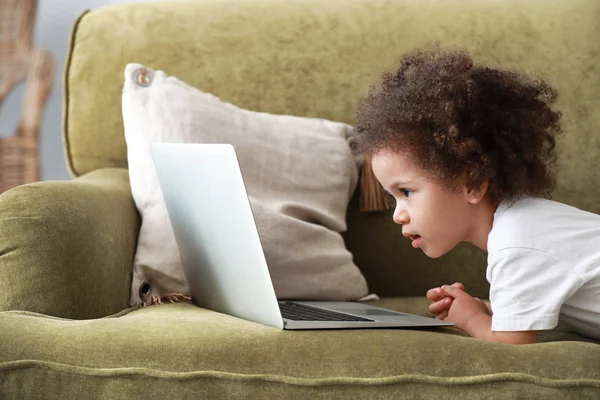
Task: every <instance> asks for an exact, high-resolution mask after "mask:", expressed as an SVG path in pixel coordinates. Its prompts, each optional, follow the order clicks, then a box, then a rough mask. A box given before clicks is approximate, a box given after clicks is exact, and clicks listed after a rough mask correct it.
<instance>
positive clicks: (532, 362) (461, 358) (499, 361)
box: [0, 298, 600, 400]
mask: <svg viewBox="0 0 600 400" xmlns="http://www.w3.org/2000/svg"><path fill="white" fill-rule="evenodd" d="M373 304H374V305H379V306H383V307H388V308H391V309H395V310H399V311H405V312H411V313H417V314H421V315H429V314H428V312H427V305H428V301H427V300H426V299H425V298H388V299H382V300H380V301H376V302H373ZM0 337H1V338H2V340H1V341H0V398H11V397H10V396H7V394H11V393H12V394H14V393H19V394H21V395H22V396H21V397H18V398H27V399H36V398H40V397H42V394H44V396H45V397H44V398H84V397H85V398H87V399H95V398H108V397H110V398H123V399H132V398H166V397H168V398H189V397H190V396H192V395H193V396H194V398H211V399H221V398H222V399H228V398H237V397H236V396H239V397H243V398H252V399H262V398H265V399H266V398H269V399H271V398H281V399H296V398H328V399H331V398H333V399H345V398H350V397H352V398H399V397H401V396H402V397H404V398H416V397H418V398H422V399H429V398H433V399H436V400H437V399H439V398H492V397H493V398H514V397H515V396H518V397H520V398H530V397H534V398H549V397H552V398H556V397H558V396H561V398H563V399H583V398H594V397H593V396H594V395H597V394H598V393H599V392H600V346H599V345H598V344H596V343H594V342H593V341H591V340H589V343H587V342H585V341H584V340H585V339H584V338H582V337H581V336H579V335H577V334H575V333H572V332H569V331H562V330H559V329H558V330H554V331H550V332H548V336H542V338H543V339H545V340H549V339H551V340H554V341H552V342H546V343H540V344H533V345H521V346H515V345H504V344H497V343H491V342H486V341H481V340H477V339H472V338H470V337H466V336H464V335H463V334H461V332H460V331H459V330H457V329H455V328H429V329H374V330H324V331H281V330H278V329H275V328H270V327H267V326H263V325H260V324H256V323H253V322H248V321H245V320H241V319H237V318H234V317H231V316H228V315H224V314H220V313H216V312H213V311H209V310H206V309H202V308H198V307H196V306H194V305H191V304H182V303H180V304H166V305H162V306H158V307H155V306H153V307H146V308H139V309H136V310H132V309H128V310H125V311H124V312H122V313H120V314H117V315H114V316H111V317H107V318H102V319H95V320H85V321H74V320H66V319H60V318H53V317H46V316H42V315H39V314H34V313H29V312H18V311H9V312H1V313H0ZM440 396H441V397H440Z"/></svg>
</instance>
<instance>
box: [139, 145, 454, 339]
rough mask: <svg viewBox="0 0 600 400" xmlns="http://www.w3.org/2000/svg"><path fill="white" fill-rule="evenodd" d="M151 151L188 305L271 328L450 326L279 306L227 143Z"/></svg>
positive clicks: (357, 310) (357, 306)
mask: <svg viewBox="0 0 600 400" xmlns="http://www.w3.org/2000/svg"><path fill="white" fill-rule="evenodd" d="M150 149H151V154H152V158H153V160H154V165H155V167H156V172H157V175H158V179H159V182H160V186H161V189H162V192H163V197H164V200H165V203H166V206H167V210H168V213H169V218H170V220H171V224H172V226H173V231H174V234H175V240H176V242H177V246H178V248H179V252H180V255H181V261H182V264H183V268H184V271H185V275H186V277H187V280H188V284H189V287H190V292H191V296H192V301H193V303H194V304H195V305H197V306H199V307H203V308H207V309H211V310H214V311H217V312H220V313H224V314H228V315H231V316H235V317H238V318H243V319H246V320H249V321H254V322H257V323H260V324H264V325H268V326H272V327H274V328H278V329H293V330H296V329H357V328H406V327H433V326H448V325H453V323H451V322H446V321H440V320H437V319H435V318H428V317H422V316H418V315H412V314H406V313H402V312H397V311H392V310H387V309H384V308H379V307H374V306H371V305H368V304H364V303H359V302H352V301H343V302H339V301H278V299H277V297H276V295H275V290H274V287H273V282H272V280H271V277H270V274H269V269H268V266H267V262H266V259H265V255H264V252H263V248H262V246H261V241H260V237H259V233H258V230H257V228H256V224H255V220H254V216H253V214H252V208H251V205H250V201H249V199H248V195H247V192H246V187H245V185H244V180H243V177H242V171H241V169H240V166H239V163H238V159H237V156H236V153H235V150H234V148H233V146H232V145H229V144H196V143H152V144H151V145H150Z"/></svg>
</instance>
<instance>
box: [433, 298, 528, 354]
mask: <svg viewBox="0 0 600 400" xmlns="http://www.w3.org/2000/svg"><path fill="white" fill-rule="evenodd" d="M442 289H443V290H444V291H445V292H446V294H448V295H449V296H451V297H452V298H453V299H454V300H453V301H452V305H451V306H450V310H449V311H448V316H447V317H446V318H445V320H446V321H451V322H454V323H455V324H456V326H457V327H458V328H460V329H462V330H463V331H465V332H466V333H467V334H468V335H469V336H472V337H474V338H477V339H482V340H487V341H490V342H497V343H507V344H528V343H537V341H538V337H537V331H515V332H498V331H492V317H491V315H490V313H491V310H490V309H489V308H490V307H489V305H488V304H489V303H488V304H486V303H487V302H482V301H478V300H475V299H474V298H473V297H471V296H470V295H469V294H467V293H465V292H463V291H462V290H460V289H457V288H455V287H451V286H444V287H442Z"/></svg>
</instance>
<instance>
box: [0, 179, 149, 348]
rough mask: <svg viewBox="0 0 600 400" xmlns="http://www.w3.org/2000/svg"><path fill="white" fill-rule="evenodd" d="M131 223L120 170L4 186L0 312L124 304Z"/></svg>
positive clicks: (78, 310)
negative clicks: (65, 179) (71, 178)
mask: <svg viewBox="0 0 600 400" xmlns="http://www.w3.org/2000/svg"><path fill="white" fill-rule="evenodd" d="M139 224H140V221H139V216H138V213H137V211H136V209H135V204H134V203H133V199H132V198H131V189H130V188H129V180H128V176H127V170H126V169H123V168H102V169H98V170H95V171H92V172H90V173H87V174H85V175H83V176H81V177H79V178H77V179H75V180H73V181H64V182H60V181H56V182H52V181H47V182H38V183H32V184H29V185H24V186H19V187H17V188H14V189H11V190H9V191H7V192H4V193H3V194H2V195H0V311H3V310H28V311H33V312H38V313H42V314H47V315H54V316H60V317H64V318H74V319H86V318H98V317H103V316H105V315H108V314H114V313H116V312H119V311H121V310H122V309H123V308H125V307H127V304H128V299H129V288H130V284H131V266H132V264H133V255H134V251H135V243H136V241H137V236H138V231H139ZM2 340H3V338H2V336H1V335H0V341H2Z"/></svg>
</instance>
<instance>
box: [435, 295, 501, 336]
mask: <svg viewBox="0 0 600 400" xmlns="http://www.w3.org/2000/svg"><path fill="white" fill-rule="evenodd" d="M442 292H443V293H444V294H445V295H447V296H452V298H453V300H452V303H451V304H452V307H450V309H449V310H448V312H447V313H446V318H447V320H448V321H451V322H454V323H455V324H456V326H457V327H458V328H461V329H463V330H464V329H465V327H466V326H467V324H468V323H469V321H470V320H471V318H473V317H474V316H476V315H478V314H481V313H484V314H487V315H489V316H491V313H490V310H489V308H488V306H487V304H486V303H485V302H483V301H481V300H480V299H478V298H476V297H471V296H470V295H469V294H467V293H465V292H464V291H462V290H457V289H456V288H453V287H450V286H442Z"/></svg>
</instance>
